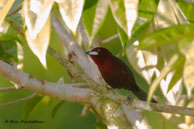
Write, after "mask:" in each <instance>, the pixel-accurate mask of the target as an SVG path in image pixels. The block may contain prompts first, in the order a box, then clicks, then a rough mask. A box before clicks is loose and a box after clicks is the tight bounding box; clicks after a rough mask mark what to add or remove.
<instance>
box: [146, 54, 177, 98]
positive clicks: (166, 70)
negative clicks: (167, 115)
mask: <svg viewBox="0 0 194 129" xmlns="http://www.w3.org/2000/svg"><path fill="white" fill-rule="evenodd" d="M177 59H178V54H175V55H174V56H173V57H172V58H171V59H170V60H169V62H168V63H167V64H166V66H165V67H164V68H163V69H162V71H161V73H160V75H159V77H157V79H155V80H154V82H153V83H152V85H151V86H150V89H149V93H148V98H147V101H148V102H150V101H151V98H152V96H153V94H154V92H155V90H156V88H157V87H158V86H159V84H160V82H161V80H162V79H163V78H164V77H166V75H167V74H168V73H169V72H170V71H171V69H172V66H173V65H174V63H175V62H176V61H177Z"/></svg>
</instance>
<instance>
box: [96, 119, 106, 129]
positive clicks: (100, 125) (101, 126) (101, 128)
mask: <svg viewBox="0 0 194 129" xmlns="http://www.w3.org/2000/svg"><path fill="white" fill-rule="evenodd" d="M96 129H107V127H106V125H105V124H104V123H102V121H100V120H98V119H97V120H96Z"/></svg>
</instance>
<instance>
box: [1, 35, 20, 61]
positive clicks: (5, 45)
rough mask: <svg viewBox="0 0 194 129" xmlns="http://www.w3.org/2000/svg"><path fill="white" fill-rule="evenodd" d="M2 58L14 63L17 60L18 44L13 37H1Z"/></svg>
mask: <svg viewBox="0 0 194 129" xmlns="http://www.w3.org/2000/svg"><path fill="white" fill-rule="evenodd" d="M0 59H1V60H3V61H5V62H7V63H9V64H12V63H13V62H16V61H17V60H18V59H17V45H16V42H15V41H14V40H12V39H7V40H5V39H3V40H1V38H0Z"/></svg>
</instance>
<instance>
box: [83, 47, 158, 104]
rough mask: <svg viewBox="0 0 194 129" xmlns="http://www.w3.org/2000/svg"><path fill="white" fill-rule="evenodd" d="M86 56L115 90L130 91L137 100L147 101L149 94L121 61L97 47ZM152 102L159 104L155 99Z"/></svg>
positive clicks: (104, 49) (107, 51) (106, 50)
mask: <svg viewBox="0 0 194 129" xmlns="http://www.w3.org/2000/svg"><path fill="white" fill-rule="evenodd" d="M86 54H87V55H89V56H90V57H91V58H92V60H93V61H94V63H95V64H96V65H97V67H98V69H99V71H100V73H101V75H102V77H103V79H104V80H105V82H106V83H107V84H108V85H110V86H111V87H112V88H113V89H116V88H117V89H126V90H128V91H129V90H130V91H132V92H133V93H134V94H135V96H137V98H139V99H140V100H143V101H146V99H147V93H145V92H144V91H143V90H142V89H140V88H139V87H138V85H137V83H136V81H135V79H134V76H133V73H132V72H131V70H130V69H129V67H128V65H127V64H125V63H124V62H123V61H122V60H121V59H119V58H118V57H116V56H114V55H113V54H112V53H111V52H110V51H109V50H108V49H106V48H103V47H96V48H94V49H92V50H91V51H87V52H86ZM151 102H153V103H157V101H156V100H154V99H152V100H151Z"/></svg>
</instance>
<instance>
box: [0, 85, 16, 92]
mask: <svg viewBox="0 0 194 129" xmlns="http://www.w3.org/2000/svg"><path fill="white" fill-rule="evenodd" d="M11 90H17V89H16V87H14V86H13V87H2V88H0V92H5V91H11Z"/></svg>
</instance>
